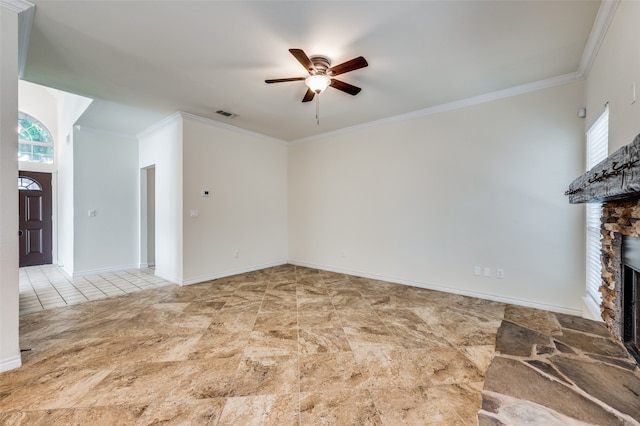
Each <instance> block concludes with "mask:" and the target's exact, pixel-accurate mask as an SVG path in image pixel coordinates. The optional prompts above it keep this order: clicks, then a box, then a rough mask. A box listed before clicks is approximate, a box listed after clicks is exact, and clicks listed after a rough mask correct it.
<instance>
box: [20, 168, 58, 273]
mask: <svg viewBox="0 0 640 426" xmlns="http://www.w3.org/2000/svg"><path fill="white" fill-rule="evenodd" d="M52 192H53V189H52V186H51V173H41V172H26V171H20V172H19V174H18V197H19V199H18V205H19V222H18V240H19V247H20V267H23V266H35V265H47V264H51V263H52V258H53V232H52V227H53V220H52V200H53V194H52Z"/></svg>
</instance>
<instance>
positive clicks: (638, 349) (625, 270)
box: [620, 236, 640, 365]
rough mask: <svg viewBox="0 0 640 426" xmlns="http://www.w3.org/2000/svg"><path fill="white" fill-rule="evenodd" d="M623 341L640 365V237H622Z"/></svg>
mask: <svg viewBox="0 0 640 426" xmlns="http://www.w3.org/2000/svg"><path fill="white" fill-rule="evenodd" d="M621 290H622V291H621V293H622V294H621V295H620V297H621V302H622V321H621V327H622V330H621V336H622V343H624V345H625V347H626V348H627V350H628V351H629V353H630V354H631V355H632V356H633V357H634V358H635V360H636V362H637V363H638V365H640V238H638V237H630V236H623V237H622V286H621Z"/></svg>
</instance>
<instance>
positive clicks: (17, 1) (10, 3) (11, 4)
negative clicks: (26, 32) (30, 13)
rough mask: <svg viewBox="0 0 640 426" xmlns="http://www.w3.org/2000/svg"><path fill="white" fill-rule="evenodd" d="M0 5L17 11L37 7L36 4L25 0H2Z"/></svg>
mask: <svg viewBox="0 0 640 426" xmlns="http://www.w3.org/2000/svg"><path fill="white" fill-rule="evenodd" d="M0 6H2V7H4V8H5V9H9V10H10V11H12V12H16V13H20V12H24V11H26V10H28V9H30V8H32V7H35V5H33V4H32V3H29V2H28V1H24V0H0Z"/></svg>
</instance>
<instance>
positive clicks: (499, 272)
mask: <svg viewBox="0 0 640 426" xmlns="http://www.w3.org/2000/svg"><path fill="white" fill-rule="evenodd" d="M496 278H499V279H503V278H504V269H502V268H498V269H496Z"/></svg>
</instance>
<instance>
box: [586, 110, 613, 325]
mask: <svg viewBox="0 0 640 426" xmlns="http://www.w3.org/2000/svg"><path fill="white" fill-rule="evenodd" d="M586 136H587V170H590V169H591V168H593V167H594V166H595V165H596V164H598V163H600V162H601V161H603V160H604V159H605V158H607V155H608V150H609V106H608V105H606V106H605V109H604V111H603V113H602V114H601V115H600V117H598V119H597V120H596V121H595V122H594V123H593V124H592V125H591V127H590V128H589V130H587V134H586ZM601 216H602V204H601V203H587V206H586V231H585V232H586V252H585V256H586V283H585V286H586V289H585V290H586V294H585V298H584V302H585V305H586V306H587V308H588V310H589V311H590V314H591V315H589V316H591V317H595V318H594V319H599V320H601V317H600V304H601V303H602V295H601V294H600V290H599V289H600V285H601V283H602V263H601V260H600V256H601V243H600V239H601V234H600V217H601Z"/></svg>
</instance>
